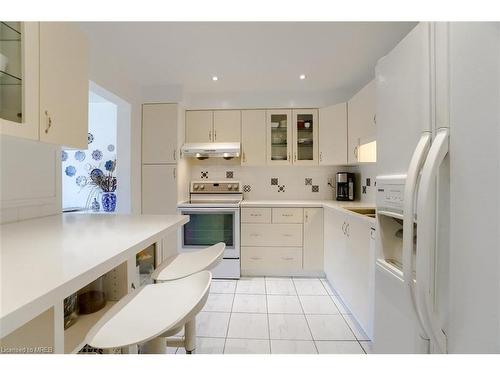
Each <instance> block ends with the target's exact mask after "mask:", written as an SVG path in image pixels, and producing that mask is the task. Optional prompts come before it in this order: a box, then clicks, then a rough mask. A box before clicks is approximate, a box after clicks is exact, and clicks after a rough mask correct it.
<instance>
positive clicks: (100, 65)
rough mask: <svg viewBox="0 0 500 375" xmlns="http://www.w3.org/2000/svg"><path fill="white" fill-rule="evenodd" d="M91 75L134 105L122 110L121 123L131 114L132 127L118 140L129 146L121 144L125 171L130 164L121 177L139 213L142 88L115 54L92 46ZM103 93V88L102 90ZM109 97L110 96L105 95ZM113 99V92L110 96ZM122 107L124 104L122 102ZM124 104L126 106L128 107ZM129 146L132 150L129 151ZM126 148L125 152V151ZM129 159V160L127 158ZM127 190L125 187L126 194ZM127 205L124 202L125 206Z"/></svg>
mask: <svg viewBox="0 0 500 375" xmlns="http://www.w3.org/2000/svg"><path fill="white" fill-rule="evenodd" d="M89 79H90V80H91V81H93V82H94V83H95V84H96V85H98V86H100V87H101V88H103V89H105V90H106V91H107V92H108V93H110V94H114V95H115V100H118V99H119V100H122V101H123V102H125V103H127V104H129V105H130V114H128V113H127V110H126V109H123V111H119V112H118V123H124V122H125V120H126V119H127V118H130V124H129V127H130V131H125V132H120V130H119V131H118V144H119V145H121V144H123V145H128V146H129V147H119V149H120V151H119V152H120V154H119V155H118V158H120V160H121V161H122V162H121V167H122V169H121V170H122V172H123V168H126V167H125V165H129V171H127V172H129V176H130V177H129V183H128V184H127V179H128V177H124V178H122V177H120V181H121V184H122V187H121V188H123V189H126V188H127V186H128V187H129V188H130V204H131V207H130V212H132V213H135V214H138V213H140V212H141V104H142V99H141V90H140V86H139V85H138V84H136V83H135V82H133V81H132V80H131V77H127V76H126V75H124V74H123V73H122V72H121V70H120V65H119V62H118V61H115V60H114V58H113V56H109V55H104V54H101V53H99V52H98V51H95V50H93V49H92V46H91V51H90V72H89ZM98 94H100V95H104V94H101V93H100V92H98ZM105 97H106V96H105ZM106 99H109V96H108V97H106ZM119 107H120V106H119ZM125 107H126V106H123V107H122V108H125ZM128 150H129V154H126V152H127V151H128ZM121 152H125V154H121ZM126 159H128V160H129V162H128V163H127V162H126V161H125V160H126ZM123 193H124V192H123V191H122V194H123ZM122 208H123V206H122Z"/></svg>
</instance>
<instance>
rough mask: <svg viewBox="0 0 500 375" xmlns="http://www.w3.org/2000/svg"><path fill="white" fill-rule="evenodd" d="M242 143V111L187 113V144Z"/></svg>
mask: <svg viewBox="0 0 500 375" xmlns="http://www.w3.org/2000/svg"><path fill="white" fill-rule="evenodd" d="M193 142H194V143H197V142H202V143H207V142H241V111H240V110H220V111H186V143H193Z"/></svg>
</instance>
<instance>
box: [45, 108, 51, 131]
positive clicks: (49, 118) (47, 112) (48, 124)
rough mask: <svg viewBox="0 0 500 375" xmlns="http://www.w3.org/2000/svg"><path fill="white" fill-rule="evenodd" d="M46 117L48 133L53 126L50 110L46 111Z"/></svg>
mask: <svg viewBox="0 0 500 375" xmlns="http://www.w3.org/2000/svg"><path fill="white" fill-rule="evenodd" d="M45 117H46V118H47V119H46V122H45V134H47V133H48V132H49V129H50V127H51V126H52V118H51V117H50V116H49V111H45Z"/></svg>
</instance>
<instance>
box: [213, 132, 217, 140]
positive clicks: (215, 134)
mask: <svg viewBox="0 0 500 375" xmlns="http://www.w3.org/2000/svg"><path fill="white" fill-rule="evenodd" d="M214 140H215V141H216V140H217V130H214Z"/></svg>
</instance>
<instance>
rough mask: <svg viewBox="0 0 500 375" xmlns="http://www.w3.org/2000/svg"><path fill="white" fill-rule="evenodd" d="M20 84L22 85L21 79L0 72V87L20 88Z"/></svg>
mask: <svg viewBox="0 0 500 375" xmlns="http://www.w3.org/2000/svg"><path fill="white" fill-rule="evenodd" d="M22 83H23V80H22V79H21V77H17V76H15V75H13V74H10V73H7V72H4V71H2V70H0V85H2V86H4V85H16V86H20V85H22Z"/></svg>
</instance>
